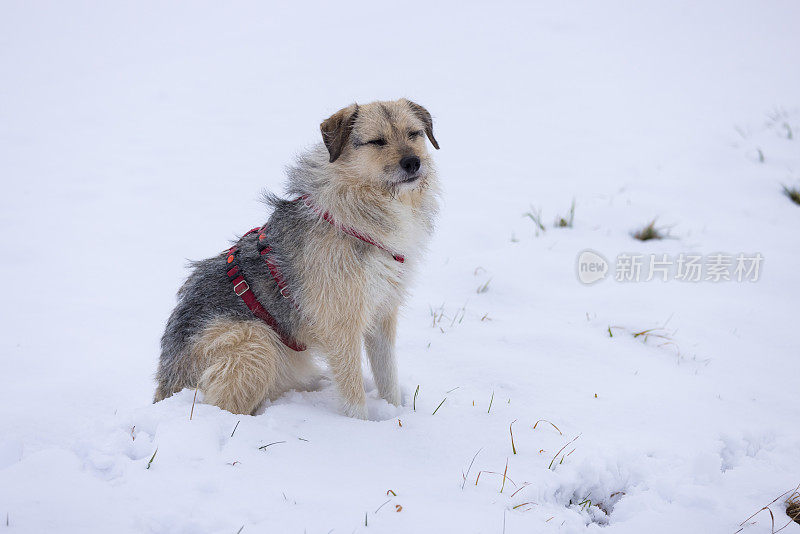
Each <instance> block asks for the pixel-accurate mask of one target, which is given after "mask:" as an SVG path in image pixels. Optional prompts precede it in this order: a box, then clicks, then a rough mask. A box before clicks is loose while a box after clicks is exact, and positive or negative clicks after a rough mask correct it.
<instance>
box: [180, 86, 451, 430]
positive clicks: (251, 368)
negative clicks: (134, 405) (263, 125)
mask: <svg viewBox="0 0 800 534" xmlns="http://www.w3.org/2000/svg"><path fill="white" fill-rule="evenodd" d="M420 110H422V111H420ZM423 112H424V113H423ZM321 130H322V134H323V140H324V141H325V144H326V146H327V148H328V151H329V152H330V162H326V167H325V179H324V180H322V181H321V183H318V184H315V188H314V190H313V191H312V192H310V197H311V198H310V200H311V202H312V203H313V204H314V205H315V206H317V207H318V208H320V209H322V210H324V211H327V212H328V213H330V214H331V215H332V216H333V218H334V219H335V220H336V221H337V222H338V223H340V224H342V225H346V226H349V227H351V228H355V229H358V231H359V232H361V233H362V234H367V235H369V236H370V237H372V238H373V239H375V240H377V241H378V242H380V243H381V244H383V245H384V246H386V247H387V248H389V249H390V250H393V251H396V252H398V253H401V254H403V255H404V256H405V262H404V263H402V264H401V263H398V262H396V261H394V260H393V259H392V257H391V255H389V254H388V253H385V252H384V251H381V250H378V249H374V250H370V251H369V252H370V253H369V254H368V255H367V256H366V257H365V256H364V254H363V251H362V252H361V253H360V254H361V255H359V252H358V250H359V249H358V248H357V247H358V246H362V248H363V244H362V243H360V242H357V240H355V239H354V238H353V237H351V236H348V235H346V234H345V233H343V232H342V231H341V230H340V229H338V228H336V227H334V226H332V225H330V224H329V223H328V222H326V221H324V220H322V219H320V220H319V222H318V223H317V224H316V225H315V227H314V232H312V233H311V234H310V235H308V236H307V240H306V242H305V244H304V248H303V251H302V252H303V254H302V260H301V261H300V265H297V266H295V269H296V272H295V273H294V276H298V275H299V278H300V280H299V283H300V291H299V292H298V294H297V295H295V297H296V298H297V301H298V305H299V309H300V311H301V313H302V315H303V318H304V321H303V325H302V326H301V327H300V329H299V331H297V332H295V333H294V335H295V337H296V339H298V340H299V341H300V342H302V343H305V344H306V345H307V346H308V347H309V348H310V349H312V350H313V351H317V352H320V353H322V354H324V355H325V356H326V358H327V361H328V364H329V365H330V368H331V371H332V373H333V378H334V380H335V382H336V384H337V386H338V389H339V392H340V394H341V397H342V400H343V401H344V411H345V413H346V414H347V415H349V416H352V417H359V418H366V417H367V408H366V399H365V392H364V385H363V377H362V373H361V354H362V344H365V345H366V351H367V355H368V358H369V361H370V366H371V368H372V372H373V375H374V376H375V383H376V385H377V388H378V391H379V393H380V395H381V397H383V398H384V399H386V400H387V401H388V402H390V403H392V404H395V405H399V404H400V402H401V396H400V386H399V384H398V373H397V363H396V357H395V350H394V344H395V336H396V329H397V314H398V309H399V307H400V305H401V303H402V301H403V299H404V297H405V291H406V288H407V286H408V283H409V279H410V277H411V275H412V272H413V269H414V267H415V266H416V265H417V264H418V262H419V259H420V257H421V254H422V251H423V249H424V247H425V243H426V241H427V238H428V236H429V235H430V233H431V231H432V224H433V216H434V215H435V213H436V211H437V203H436V198H437V196H438V194H439V188H438V182H437V179H436V174H435V170H434V168H433V164H432V161H431V159H430V156H429V154H428V151H427V146H426V135H427V138H428V139H430V140H431V142H432V143H434V145H435V146H436V147H437V148H438V145H437V144H436V142H435V138H434V137H433V131H432V125H431V121H430V114H428V113H427V111H425V110H424V108H422V107H421V106H418V105H416V104H414V103H413V102H409V101H407V100H398V101H395V102H375V103H372V104H367V105H363V106H357V105H352V106H349V107H347V108H344V109H342V110H340V111H339V112H337V113H336V114H334V115H333V116H332V117H331V118H330V119H327V120H326V121H325V122H323V123H322V125H321ZM418 133H419V135H415V134H418ZM377 138H380V139H385V141H386V144H385V145H384V146H380V147H376V146H374V145H368V144H364V145H359V144H357V143H356V141H360V142H361V143H366V142H367V141H369V140H371V139H377ZM409 154H413V155H416V156H418V157H419V158H420V160H421V162H422V168H424V169H425V172H424V173H422V174H421V177H420V178H419V179H418V180H417V181H416V182H414V183H413V184H412V183H402V182H401V181H399V180H397V179H395V178H394V177H395V176H396V175H397V172H398V162H399V160H400V159H401V158H402V157H403V156H405V155H409ZM309 209H310V208H309ZM192 352H193V355H194V357H195V358H197V361H202V362H204V363H202V364H201V365H200V367H202V368H204V369H205V371H204V372H203V374H202V378H201V379H200V388H201V389H202V391H203V392H204V394H205V399H206V400H207V402H211V403H213V404H216V405H217V406H220V407H221V408H224V409H226V410H230V411H232V412H235V413H250V412H252V411H253V410H254V409H255V408H256V407H257V406H258V404H259V403H260V402H261V401H262V400H263V399H265V398H271V397H273V396H275V395H278V394H280V393H281V392H283V391H285V390H286V389H288V388H289V387H292V384H294V380H295V376H296V374H297V373H296V372H295V371H296V370H297V369H296V367H297V366H298V365H299V367H300V370H301V371H304V370H305V369H306V366H305V364H295V363H294V362H296V361H298V360H299V359H300V358H302V356H301V355H300V354H298V353H293V352H292V353H288V352H289V351H287V349H286V348H285V347H284V346H283V345H282V344H281V342H280V340H279V339H278V338H277V336H276V335H275V334H274V332H272V330H270V328H269V327H267V326H266V325H264V324H263V323H260V322H258V321H256V320H253V321H241V322H232V321H218V322H215V323H214V324H212V325H211V326H209V327H208V328H207V329H206V330H205V332H204V333H203V335H202V336H200V338H199V339H198V340H197V342H196V344H195V345H194V347H193V349H192Z"/></svg>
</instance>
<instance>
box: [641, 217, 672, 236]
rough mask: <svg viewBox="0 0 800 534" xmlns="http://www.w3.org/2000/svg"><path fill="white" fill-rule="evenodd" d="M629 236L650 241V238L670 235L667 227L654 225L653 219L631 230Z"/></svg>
mask: <svg viewBox="0 0 800 534" xmlns="http://www.w3.org/2000/svg"><path fill="white" fill-rule="evenodd" d="M631 237H633V238H634V239H638V240H639V241H650V240H651V239H667V238H668V237H672V236H671V235H670V234H669V228H665V227H660V228H659V227H656V220H655V219H653V220H652V221H650V223H649V224H647V225H646V226H644V227H642V228H640V229H639V230H637V231H635V232H633V233H632V234H631Z"/></svg>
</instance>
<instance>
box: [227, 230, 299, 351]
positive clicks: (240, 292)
mask: <svg viewBox="0 0 800 534" xmlns="http://www.w3.org/2000/svg"><path fill="white" fill-rule="evenodd" d="M259 230H261V228H253V229H252V230H250V231H249V232H247V233H246V234H245V235H244V236H247V235H250V234H252V233H255V232H258V231H259ZM244 236H242V237H244ZM238 248H239V247H237V246H236V245H234V246H232V247H231V248H230V249H228V252H227V254H228V258H227V260H226V261H227V266H228V271H227V275H228V278H229V279H230V281H231V282H232V283H233V292H234V293H235V294H236V296H237V297H239V298H240V299H242V301H243V302H244V303H245V305H246V306H247V307H248V308H249V309H250V311H251V312H253V315H255V316H256V317H258V318H259V319H261V320H262V321H264V322H265V323H267V324H268V325H269V326H270V327H271V328H272V330H274V331H275V333H276V334H278V337H279V338H280V340H281V343H283V344H284V345H286V346H287V347H289V348H290V349H292V350H294V351H297V352H302V351H304V350H306V346H305V345H303V344H302V343H300V342H298V341H297V340H295V339H294V338H292V337H291V336H290V335H288V334H286V333H285V332H284V331H283V329H282V328H281V325H280V324H278V321H277V320H276V319H275V317H273V316H272V314H270V313H269V312H268V311H267V309H266V308H265V307H264V306H263V305H262V304H261V303H260V302H259V301H258V299H257V298H256V295H255V293H253V290H252V289H250V285H249V284H248V283H247V281H246V280H245V278H244V276H243V275H242V273H241V269H240V268H239V265H238V264H237V262H236V251H237V250H238ZM276 282H277V280H276ZM281 294H283V292H282V293H281Z"/></svg>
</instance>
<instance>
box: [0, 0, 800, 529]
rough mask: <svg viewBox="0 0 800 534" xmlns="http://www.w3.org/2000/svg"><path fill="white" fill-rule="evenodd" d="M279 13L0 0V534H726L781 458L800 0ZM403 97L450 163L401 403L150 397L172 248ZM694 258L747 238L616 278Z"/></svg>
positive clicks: (414, 301)
mask: <svg viewBox="0 0 800 534" xmlns="http://www.w3.org/2000/svg"><path fill="white" fill-rule="evenodd" d="M287 6H288V4H286V5H267V4H265V3H260V4H245V3H236V4H229V3H224V2H206V3H199V2H193V3H191V4H186V3H183V4H180V5H178V4H175V3H172V4H167V3H157V2H153V3H150V2H147V3H142V2H132V3H130V4H128V3H119V2H115V3H111V2H108V3H105V2H102V3H101V2H53V3H46V2H22V1H20V2H5V3H4V4H3V5H2V7H0V70H1V72H2V83H0V179H1V180H2V192H3V193H2V196H1V197H0V246H1V247H2V249H3V250H4V251H5V258H6V259H5V261H4V262H3V263H2V265H1V266H0V269H2V270H1V271H0V272H1V273H2V277H3V279H4V280H5V282H4V283H3V285H2V304H3V306H2V309H3V311H2V318H3V320H2V326H1V327H0V328H2V330H1V331H0V333H1V334H2V335H0V347H1V348H0V356H1V357H2V365H1V366H0V377H2V378H0V380H1V382H0V429H1V430H0V531H5V530H7V531H9V532H25V533H44V532H48V533H49V532H63V533H73V532H75V533H78V532H80V533H83V532H151V533H230V534H236V533H241V534H249V533H257V532H280V533H284V532H285V533H298V534H299V533H304V532H306V533H309V534H310V533H322V534H324V533H328V532H338V533H348V534H349V533H352V532H390V533H410V532H469V533H498V534H499V533H502V532H505V533H508V534H514V533H522V532H543V533H544V532H569V533H572V532H599V531H601V530H602V531H603V532H609V533H615V534H616V533H637V534H638V533H642V532H650V533H656V532H658V533H674V532H692V533H703V534H705V533H719V534H733V533H734V532H735V531H737V529H739V528H741V526H740V523H742V522H743V521H744V520H745V519H746V518H747V517H748V516H749V515H750V514H752V513H754V512H756V511H758V510H759V508H761V507H762V506H764V505H766V504H768V503H769V502H770V501H772V500H773V499H774V498H775V497H777V496H779V495H780V494H781V493H783V492H785V491H787V490H791V489H793V488H794V487H795V486H796V485H797V484H798V483H800V430H799V429H798V425H797V423H798V421H799V420H800V403H798V402H797V393H798V376H800V358H798V357H799V356H800V353H799V352H800V351H798V345H797V327H798V316H797V313H798V308H797V302H798V297H800V278H799V277H798V276H799V275H798V268H799V267H800V239H798V226H799V223H800V206H797V205H795V204H792V202H790V200H789V199H788V198H787V197H786V196H784V195H782V193H781V184H787V185H790V186H791V185H794V186H800V54H798V50H800V37H799V36H800V32H798V24H799V23H800V7H799V6H798V4H797V3H796V2H790V1H783V2H782V1H776V2H768V3H767V2H710V3H709V2H694V1H679V2H669V3H660V4H655V3H649V2H647V3H642V2H639V3H621V2H620V3H617V2H612V3H609V2H591V3H590V2H581V3H561V2H559V3H556V2H551V3H544V2H536V3H531V2H528V3H491V4H489V3H467V2H457V3H435V4H434V3H428V2H425V3H419V4H415V3H411V2H405V3H403V4H402V5H400V6H398V5H391V4H389V3H381V2H368V3H363V4H347V5H343V4H341V3H322V2H320V3H319V4H310V3H306V2H298V3H294V4H293V6H292V7H287ZM400 96H406V97H409V98H412V99H414V100H415V101H417V102H419V103H421V104H423V105H425V106H426V107H428V109H430V110H431V112H432V113H433V115H434V120H435V130H436V137H437V138H438V140H439V142H440V144H441V146H442V149H441V150H440V151H438V152H437V153H436V154H435V156H436V159H437V163H438V167H439V171H440V175H441V178H442V182H443V184H444V187H445V196H444V201H445V202H444V207H443V211H442V216H441V220H440V224H439V228H438V231H437V235H436V238H435V239H434V241H433V243H432V246H431V250H430V253H429V255H428V260H427V262H426V264H425V266H424V268H423V270H422V271H421V272H420V273H419V276H418V279H417V283H416V286H415V288H414V291H413V296H412V298H411V300H410V302H409V303H408V306H407V308H406V309H405V312H404V316H403V319H402V321H401V325H400V334H399V347H398V348H399V354H400V368H401V383H402V386H403V389H404V406H403V407H402V408H394V407H391V406H389V405H387V404H386V403H385V402H383V401H381V400H378V398H377V395H376V393H375V391H374V385H373V383H372V381H371V379H369V380H368V389H369V410H370V416H371V419H372V421H366V422H365V421H358V420H353V419H348V418H346V417H344V416H342V415H340V413H339V407H338V401H337V397H336V394H335V391H334V387H333V386H332V385H331V383H330V381H324V382H323V385H322V388H321V389H320V390H318V391H313V392H292V393H289V394H287V395H285V396H284V397H283V398H281V399H280V400H278V401H277V402H275V403H272V404H271V405H268V406H266V407H265V409H264V410H263V413H261V414H260V415H258V416H255V417H249V416H237V415H232V414H230V413H226V412H222V411H220V410H219V409H217V408H215V407H213V406H208V405H205V404H201V403H199V402H198V404H197V405H195V406H194V413H193V416H192V418H191V420H190V418H189V415H190V411H191V410H192V401H193V394H194V392H193V391H184V392H183V393H181V394H178V395H176V396H174V397H172V398H170V399H168V400H167V401H164V402H162V403H159V404H157V405H152V404H150V400H151V396H152V392H153V381H152V374H153V372H154V370H155V366H156V362H157V357H158V342H159V337H160V335H161V331H162V328H163V324H164V321H165V319H166V317H167V315H168V314H169V312H170V310H171V307H172V306H173V303H174V293H175V291H176V289H177V288H178V287H179V285H180V283H181V281H182V279H183V278H184V277H185V275H186V270H185V268H184V265H185V260H186V259H199V258H204V257H207V256H210V255H212V254H214V253H216V252H218V251H219V250H220V249H221V248H222V247H223V246H225V244H226V243H227V242H228V240H229V239H230V238H232V237H233V236H234V235H236V234H239V233H242V232H243V231H245V230H247V229H249V228H251V227H252V226H254V225H256V224H258V223H261V222H262V221H264V220H265V218H266V212H265V209H264V207H263V206H262V205H260V204H259V203H258V202H257V201H256V199H257V198H258V196H259V193H260V190H261V189H262V188H267V189H270V190H272V191H281V190H282V184H283V175H282V169H283V166H284V165H285V164H287V163H289V162H290V161H291V159H292V157H293V155H294V154H295V153H297V152H298V151H299V150H301V149H302V148H303V147H305V146H309V145H311V144H312V143H315V142H317V141H318V124H319V122H320V121H321V120H322V119H324V118H325V117H327V116H328V115H329V114H331V113H332V112H334V111H336V110H337V109H339V108H340V107H342V106H345V105H347V104H348V103H350V102H353V101H359V102H368V101H371V100H376V99H394V98H397V97H400ZM573 199H574V201H575V216H574V227H573V228H553V221H554V220H555V218H556V217H557V216H563V215H566V214H567V212H568V211H569V207H570V204H571V203H572V201H573ZM526 212H530V213H532V214H534V215H535V214H536V213H541V218H542V222H543V223H544V224H545V226H546V227H547V229H546V231H544V232H542V231H538V232H537V231H536V227H535V225H534V222H533V221H532V219H531V218H530V217H526V216H524V214H525V213H526ZM654 218H657V225H663V226H669V227H670V228H671V229H670V232H671V234H672V236H673V238H672V239H667V240H662V241H648V242H639V241H636V240H634V239H632V238H631V236H630V233H631V232H632V231H634V230H636V229H637V228H640V227H641V226H643V225H644V224H646V223H647V222H649V221H650V220H652V219H654ZM537 234H538V235H537ZM585 249H591V250H593V251H596V252H597V253H599V254H601V255H602V256H604V257H605V258H606V259H607V260H608V262H609V269H610V270H609V272H608V276H607V278H606V279H605V280H603V281H600V282H597V283H596V284H593V285H590V286H589V285H584V284H582V283H580V282H579V281H578V277H577V276H576V261H577V257H578V254H579V253H580V252H581V251H583V250H585ZM681 253H683V254H685V255H687V256H688V255H702V256H703V257H704V258H705V259H706V260H707V261H712V260H711V258H712V255H714V254H719V253H721V254H723V255H725V256H732V257H733V260H732V261H733V263H734V265H732V266H731V271H733V269H734V267H735V263H736V256H738V255H739V254H745V255H746V256H747V257H754V256H755V255H756V254H760V255H761V257H762V258H763V261H762V263H761V264H760V270H759V273H758V275H759V277H758V280H757V281H755V282H752V281H749V280H745V281H742V282H738V281H735V280H734V281H720V282H716V283H715V282H712V281H706V280H702V281H699V282H683V281H678V280H675V279H674V274H675V273H674V271H673V272H672V273H671V274H670V279H669V280H668V281H666V282H662V281H660V280H653V281H650V282H645V281H644V280H642V281H639V282H635V281H629V282H618V281H616V279H615V278H616V276H617V272H616V267H617V266H618V265H622V264H621V261H622V260H624V256H623V258H621V259H620V260H619V261H618V256H620V255H625V254H627V255H630V256H634V255H638V254H641V255H644V256H642V258H643V262H644V265H643V271H642V278H643V279H644V278H646V271H647V270H648V268H649V263H648V261H649V255H650V254H656V255H657V257H658V259H661V256H662V255H663V254H667V255H668V259H672V260H676V261H677V258H679V257H680V254H681ZM675 268H676V266H673V269H675ZM623 274H624V273H623ZM703 277H704V278H705V273H703ZM479 288H481V289H482V291H479ZM649 329H655V330H652V331H651V332H649V335H639V336H636V337H634V335H633V334H637V333H640V332H643V331H645V330H649ZM365 371H367V370H366V369H365ZM367 375H369V374H368V372H367ZM415 391H418V392H417V394H416V400H414V396H415ZM443 399H445V400H444V401H443ZM198 400H199V399H198ZM442 402H443V403H442ZM437 407H438V409H437ZM434 411H435V414H434ZM541 420H544V421H541ZM537 422H538V424H537ZM512 423H513V427H511V428H512V429H513V440H514V441H513V449H515V451H516V452H514V450H513V449H512V441H511V432H510V425H511V424H512ZM156 450H157V451H158V452H157V453H156ZM503 473H505V477H504V476H503ZM772 510H773V512H774V514H775V528H776V529H777V528H779V527H780V526H783V524H785V523H786V521H787V520H788V518H787V517H786V515H785V514H784V512H783V505H782V500H779V501H778V502H776V503H775V504H774V505H773V506H772ZM751 523H755V524H751ZM4 529H5V530H4ZM770 531H771V524H770V518H769V513H768V512H766V511H764V512H761V513H760V514H758V515H756V516H755V517H753V518H752V519H750V520H749V521H748V522H746V524H745V525H744V532H745V533H768V532H770ZM784 532H787V533H788V532H795V533H797V532H800V525H796V524H794V523H793V524H791V525H790V526H788V527H787V528H786V530H785V531H784Z"/></svg>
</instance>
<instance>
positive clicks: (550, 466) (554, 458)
mask: <svg viewBox="0 0 800 534" xmlns="http://www.w3.org/2000/svg"><path fill="white" fill-rule="evenodd" d="M579 437H581V435H580V434H578V435H577V436H575V437H574V438H572V439H571V440H569V441H568V442H567V443H566V444H565V445H564V446H563V447H561V448H560V449H558V452H557V453H556V455H555V456H553V459H552V460H550V465H548V466H547V468H548V469H552V468H553V462H555V461H556V458H558V455H559V454H561V453H562V452H563V451H564V449H566V448H567V446H568V445H570V444H571V443H573V442H574V441H575V440H576V439H578V438H579Z"/></svg>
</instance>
